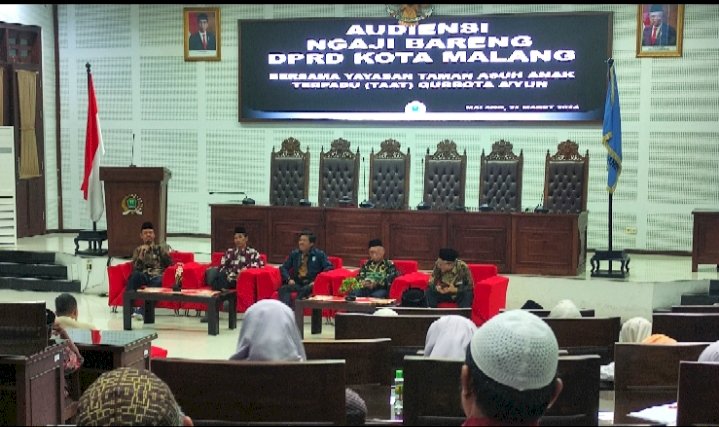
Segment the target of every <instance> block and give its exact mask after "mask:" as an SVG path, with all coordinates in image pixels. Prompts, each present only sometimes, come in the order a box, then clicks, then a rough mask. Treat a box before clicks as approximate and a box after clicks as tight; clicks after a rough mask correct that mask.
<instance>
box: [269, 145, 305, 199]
mask: <svg viewBox="0 0 719 427" xmlns="http://www.w3.org/2000/svg"><path fill="white" fill-rule="evenodd" d="M309 177H310V153H309V148H308V149H307V151H305V152H303V151H302V150H301V149H300V142H299V141H298V140H296V139H294V138H292V137H290V138H287V139H285V140H284V141H282V147H281V148H280V151H278V152H276V153H275V149H274V147H273V148H272V155H271V158H270V205H272V206H296V205H299V204H300V200H302V199H307V196H308V194H309Z"/></svg>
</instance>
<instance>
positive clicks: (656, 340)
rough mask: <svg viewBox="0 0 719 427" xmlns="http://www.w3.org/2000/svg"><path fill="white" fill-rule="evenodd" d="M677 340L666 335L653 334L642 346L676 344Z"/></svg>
mask: <svg viewBox="0 0 719 427" xmlns="http://www.w3.org/2000/svg"><path fill="white" fill-rule="evenodd" d="M676 343H677V340H675V339H674V338H672V337H669V336H666V335H664V334H652V335H649V336H648V337H647V338H645V339H644V340H643V341H642V344H676Z"/></svg>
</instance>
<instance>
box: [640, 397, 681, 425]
mask: <svg viewBox="0 0 719 427" xmlns="http://www.w3.org/2000/svg"><path fill="white" fill-rule="evenodd" d="M629 416H631V417H637V418H641V419H644V420H648V421H654V422H658V423H662V424H664V425H667V426H675V425H677V402H674V403H667V404H664V405H659V406H651V407H649V408H646V409H642V410H641V411H637V412H630V413H629Z"/></svg>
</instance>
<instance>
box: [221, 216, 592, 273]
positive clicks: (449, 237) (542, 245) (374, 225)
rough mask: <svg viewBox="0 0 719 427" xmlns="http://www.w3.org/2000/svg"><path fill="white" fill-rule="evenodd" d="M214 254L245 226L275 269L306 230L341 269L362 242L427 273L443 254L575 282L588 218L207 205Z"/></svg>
mask: <svg viewBox="0 0 719 427" xmlns="http://www.w3.org/2000/svg"><path fill="white" fill-rule="evenodd" d="M211 223H212V231H211V233H212V251H215V252H216V251H224V250H225V249H226V248H228V247H232V246H233V245H234V244H233V242H232V236H233V230H234V227H235V226H236V225H237V224H244V226H245V228H246V229H247V231H248V233H249V235H250V236H251V239H252V245H253V247H254V248H256V249H257V250H259V251H260V252H263V253H266V254H267V255H268V261H269V262H272V263H281V262H283V261H284V260H285V258H286V257H287V254H289V253H290V251H291V250H292V249H295V248H296V247H297V233H298V232H299V231H301V230H303V229H309V230H312V231H314V232H315V234H316V235H317V242H316V245H317V246H318V247H319V248H321V249H323V250H324V251H325V252H326V253H327V254H328V255H335V256H340V257H342V258H343V260H344V262H345V264H347V265H359V261H360V260H361V259H366V258H367V242H368V241H369V240H371V239H375V238H380V239H382V241H383V243H384V246H385V248H386V249H387V257H388V258H390V259H395V258H396V259H411V260H416V261H417V262H418V263H419V267H420V268H421V269H431V268H432V267H433V266H434V262H435V261H436V259H437V253H438V252H439V249H440V248H442V247H453V248H455V249H456V250H457V251H458V252H459V253H460V257H461V258H462V259H463V260H464V261H466V262H468V263H478V264H495V265H497V267H498V269H499V271H500V272H503V273H518V274H547V275H569V276H573V275H577V274H581V273H583V272H584V271H585V265H586V246H587V243H586V241H587V239H586V235H587V212H582V213H580V214H538V213H526V212H525V213H497V212H455V211H410V210H407V211H397V210H382V209H359V208H356V209H347V208H313V207H286V206H248V205H239V204H231V205H229V204H213V205H211Z"/></svg>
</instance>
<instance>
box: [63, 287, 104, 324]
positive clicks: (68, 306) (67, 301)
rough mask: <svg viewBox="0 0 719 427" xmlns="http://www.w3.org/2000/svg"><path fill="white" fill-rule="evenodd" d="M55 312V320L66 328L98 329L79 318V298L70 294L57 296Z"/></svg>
mask: <svg viewBox="0 0 719 427" xmlns="http://www.w3.org/2000/svg"><path fill="white" fill-rule="evenodd" d="M55 313H56V316H57V317H56V318H55V322H56V323H58V324H60V326H62V327H63V328H65V329H90V330H91V329H97V328H95V327H94V326H93V325H91V324H89V323H85V322H80V321H78V320H77V300H76V299H75V297H74V296H72V295H70V294H67V293H65V294H60V295H58V296H57V298H55Z"/></svg>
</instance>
